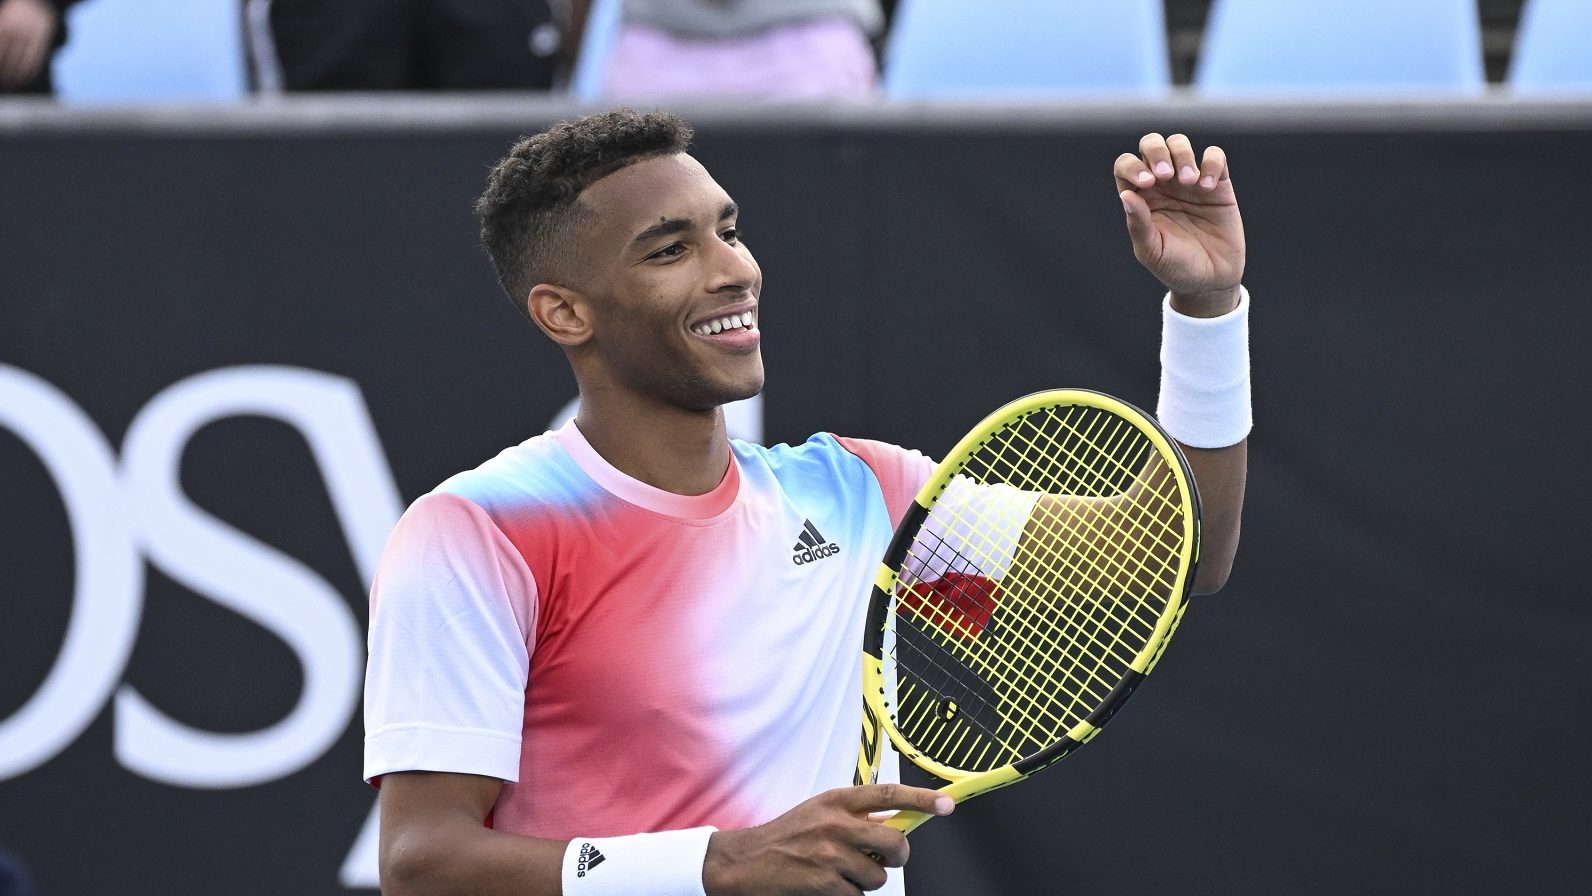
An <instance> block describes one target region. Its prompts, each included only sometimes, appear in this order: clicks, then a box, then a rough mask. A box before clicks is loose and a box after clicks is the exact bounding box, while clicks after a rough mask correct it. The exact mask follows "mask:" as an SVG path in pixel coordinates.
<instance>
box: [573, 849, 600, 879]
mask: <svg viewBox="0 0 1592 896" xmlns="http://www.w3.org/2000/svg"><path fill="white" fill-rule="evenodd" d="M602 863H603V854H602V853H601V852H599V851H598V850H597V847H595V846H593V845H591V844H590V843H582V844H581V845H580V855H579V857H578V858H576V860H575V876H576V877H585V876H586V872H588V871H590V870H592V869H593V868H596V867H597V866H598V865H601V864H602Z"/></svg>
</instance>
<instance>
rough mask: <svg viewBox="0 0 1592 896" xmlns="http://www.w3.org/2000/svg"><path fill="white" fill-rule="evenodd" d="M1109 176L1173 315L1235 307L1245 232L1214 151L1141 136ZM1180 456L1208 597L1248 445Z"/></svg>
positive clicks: (1220, 571)
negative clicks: (1194, 505) (1199, 533)
mask: <svg viewBox="0 0 1592 896" xmlns="http://www.w3.org/2000/svg"><path fill="white" fill-rule="evenodd" d="M1113 173H1114V174H1115V177H1116V185H1117V192H1118V194H1119V196H1120V198H1121V199H1122V208H1123V211H1124V212H1125V213H1126V216H1127V225H1128V235H1129V236H1130V237H1131V238H1132V240H1133V254H1134V257H1135V258H1137V259H1138V260H1139V262H1140V263H1141V264H1143V265H1144V266H1145V268H1146V269H1148V270H1149V271H1150V273H1152V274H1154V275H1155V277H1156V279H1158V280H1160V281H1161V283H1162V284H1163V285H1164V286H1165V287H1166V288H1167V290H1168V291H1169V292H1170V293H1171V306H1172V310H1173V311H1176V312H1178V313H1179V314H1185V315H1188V316H1190V317H1217V316H1220V315H1222V314H1225V313H1227V312H1229V311H1231V310H1233V309H1234V308H1236V307H1237V306H1238V301H1239V284H1240V283H1241V282H1242V280H1243V276H1244V262H1245V243H1244V224H1243V220H1242V219H1241V218H1240V217H1239V214H1238V199H1237V196H1236V195H1235V194H1234V192H1233V182H1232V178H1231V172H1230V171H1229V169H1228V165H1227V154H1226V152H1224V151H1223V150H1222V149H1221V148H1220V147H1217V146H1210V147H1207V148H1206V149H1205V152H1204V153H1203V155H1201V156H1199V157H1198V158H1196V156H1195V153H1194V147H1193V144H1192V143H1191V142H1190V141H1189V139H1188V138H1187V137H1185V136H1183V135H1182V134H1173V135H1172V136H1170V137H1164V138H1163V137H1162V136H1161V135H1160V134H1146V135H1145V136H1144V137H1143V138H1142V139H1140V141H1139V153H1138V154H1137V155H1135V154H1133V153H1123V154H1122V155H1120V156H1118V157H1117V161H1116V165H1115V167H1114V169H1113ZM1183 453H1184V455H1185V456H1187V457H1188V462H1189V466H1190V467H1191V468H1193V470H1194V479H1195V482H1197V483H1198V485H1199V490H1200V503H1201V508H1202V511H1203V517H1202V523H1201V525H1202V529H1203V536H1204V537H1203V540H1202V544H1201V547H1200V567H1199V572H1198V575H1197V576H1196V578H1195V581H1194V590H1195V592H1196V593H1199V594H1209V593H1211V592H1214V591H1216V590H1218V589H1220V588H1221V587H1222V586H1223V585H1224V584H1225V583H1226V582H1227V576H1228V573H1229V572H1231V570H1232V567H1233V557H1234V555H1235V554H1237V552H1238V537H1239V522H1240V519H1241V517H1242V515H1243V507H1244V482H1245V478H1246V476H1247V471H1248V465H1249V461H1248V457H1249V452H1248V442H1247V440H1245V441H1240V442H1238V443H1237V444H1234V445H1229V446H1226V447H1222V448H1194V447H1190V446H1187V445H1184V446H1183Z"/></svg>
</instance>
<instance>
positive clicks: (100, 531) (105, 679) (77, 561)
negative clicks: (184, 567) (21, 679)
mask: <svg viewBox="0 0 1592 896" xmlns="http://www.w3.org/2000/svg"><path fill="white" fill-rule="evenodd" d="M0 425H3V426H5V427H6V428H7V429H9V430H11V431H12V432H13V433H16V434H17V436H19V437H20V438H21V439H22V441H24V442H26V443H27V445H28V447H29V448H30V449H32V451H33V453H34V454H35V455H36V456H37V457H38V458H39V460H40V461H41V462H43V464H44V466H45V468H46V469H48V470H49V472H50V476H51V478H52V479H54V480H55V486H56V488H57V489H58V490H59V491H60V494H61V501H62V503H63V504H65V506H66V512H67V514H66V515H67V519H68V520H70V522H71V528H72V542H73V544H74V545H75V548H74V550H73V554H74V560H73V564H74V571H73V582H74V583H75V584H74V587H73V594H72V613H71V617H70V621H68V623H67V627H66V637H65V639H64V641H63V642H62V644H61V653H60V655H59V656H57V657H56V660H55V664H54V665H53V666H52V667H51V668H50V672H49V674H48V675H47V676H46V677H45V679H44V683H43V684H42V685H41V686H40V687H39V690H38V691H37V692H36V693H35V694H34V695H33V696H32V697H31V698H29V700H28V702H27V703H25V704H23V705H22V707H21V708H20V709H18V710H17V711H16V712H14V713H12V714H11V716H10V717H8V718H6V719H4V720H0V781H3V780H6V779H7V778H13V777H16V776H17V775H21V774H26V773H27V772H30V771H32V770H33V769H35V768H37V767H38V766H40V765H43V764H44V763H46V762H48V761H50V759H51V758H53V757H54V756H55V755H56V754H57V753H59V752H60V751H61V750H64V749H66V747H67V746H68V745H69V744H71V743H72V741H74V740H76V739H77V736H78V735H79V734H82V733H83V729H84V728H86V727H87V726H88V724H89V722H91V721H93V720H94V717H95V716H97V715H99V711H100V707H102V706H104V705H105V698H106V697H107V696H108V695H109V694H110V691H111V688H113V687H115V686H116V683H117V682H118V681H120V680H121V677H122V670H123V669H125V668H126V666H127V658H128V656H129V655H130V654H131V653H132V650H133V641H134V639H135V638H137V636H138V620H139V616H140V615H141V614H142V610H143V605H144V564H143V561H142V560H141V559H140V558H139V556H138V552H137V549H136V548H135V546H134V544H133V535H132V532H131V531H130V529H129V526H128V516H127V513H126V512H125V511H124V510H123V507H122V495H121V490H120V488H119V487H118V486H117V482H116V456H115V454H114V452H113V451H112V449H111V446H110V444H109V443H108V442H107V441H106V440H105V437H104V436H103V435H102V434H101V433H100V431H99V429H98V428H97V427H95V425H94V422H93V421H92V420H90V419H89V418H88V415H87V414H84V413H83V411H82V410H81V409H79V408H78V406H77V405H76V404H75V403H74V402H73V401H72V399H71V398H69V397H67V396H66V395H65V394H64V393H62V392H61V391H60V390H59V389H57V388H55V387H54V386H52V385H50V384H49V383H47V382H45V381H44V380H42V379H40V378H39V377H37V376H34V375H33V374H31V373H28V372H27V371H24V370H19V369H17V368H15V367H11V366H8V365H5V364H0Z"/></svg>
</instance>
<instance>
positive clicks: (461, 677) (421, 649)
mask: <svg viewBox="0 0 1592 896" xmlns="http://www.w3.org/2000/svg"><path fill="white" fill-rule="evenodd" d="M536 600H537V589H536V580H535V578H534V577H533V576H532V575H531V572H530V570H529V569H528V568H527V567H526V565H525V561H524V559H523V558H522V557H521V555H520V553H519V552H518V551H517V550H516V549H515V548H514V546H513V545H512V544H511V543H510V542H509V540H508V538H507V537H506V536H505V535H504V534H503V532H502V531H501V530H500V529H499V528H498V527H497V525H496V524H495V523H494V522H493V521H492V519H491V517H489V516H488V515H487V513H486V511H484V510H482V509H481V507H480V506H478V505H476V504H475V503H474V502H471V501H469V500H467V499H465V498H461V497H458V496H456V495H450V494H443V493H433V494H430V495H427V496H425V497H423V498H421V499H420V500H418V501H416V502H415V503H414V505H413V506H411V507H410V508H409V510H408V512H406V513H405V514H404V516H403V518H402V519H401V520H399V522H398V526H397V527H396V528H395V529H394V530H393V533H392V535H391V537H390V538H389V539H388V542H387V547H386V550H385V551H384V552H383V554H382V559H381V563H380V565H379V566H378V568H377V571H376V577H375V582H374V583H373V585H372V588H371V614H370V640H369V648H370V659H369V663H368V666H367V669H366V676H365V767H364V775H365V779H366V780H367V781H371V782H372V783H375V782H376V781H377V779H379V778H380V776H381V775H383V774H386V773H388V772H397V771H441V772H459V773H466V774H476V775H486V776H489V777H493V778H498V779H501V780H504V781H515V780H517V779H518V777H519V766H520V733H521V730H522V727H523V723H524V710H525V687H526V680H527V676H528V674H529V670H530V658H531V647H530V645H531V644H533V643H534V635H535V631H534V629H535V620H536Z"/></svg>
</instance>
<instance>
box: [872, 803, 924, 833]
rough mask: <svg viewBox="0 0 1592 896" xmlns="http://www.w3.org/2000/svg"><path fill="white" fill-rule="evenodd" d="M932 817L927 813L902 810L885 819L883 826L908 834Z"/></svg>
mask: <svg viewBox="0 0 1592 896" xmlns="http://www.w3.org/2000/svg"><path fill="white" fill-rule="evenodd" d="M933 817H934V816H933V815H932V814H930V813H928V812H918V811H915V810H913V809H902V810H901V811H900V812H897V813H896V814H894V815H892V816H890V817H889V818H887V819H885V822H884V823H885V824H887V825H889V826H890V827H893V828H895V829H896V830H898V831H900V832H901V833H903V834H910V833H912V832H913V831H915V830H917V827H918V825H920V824H922V823H924V822H925V821H928V820H929V819H931V818H933Z"/></svg>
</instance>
